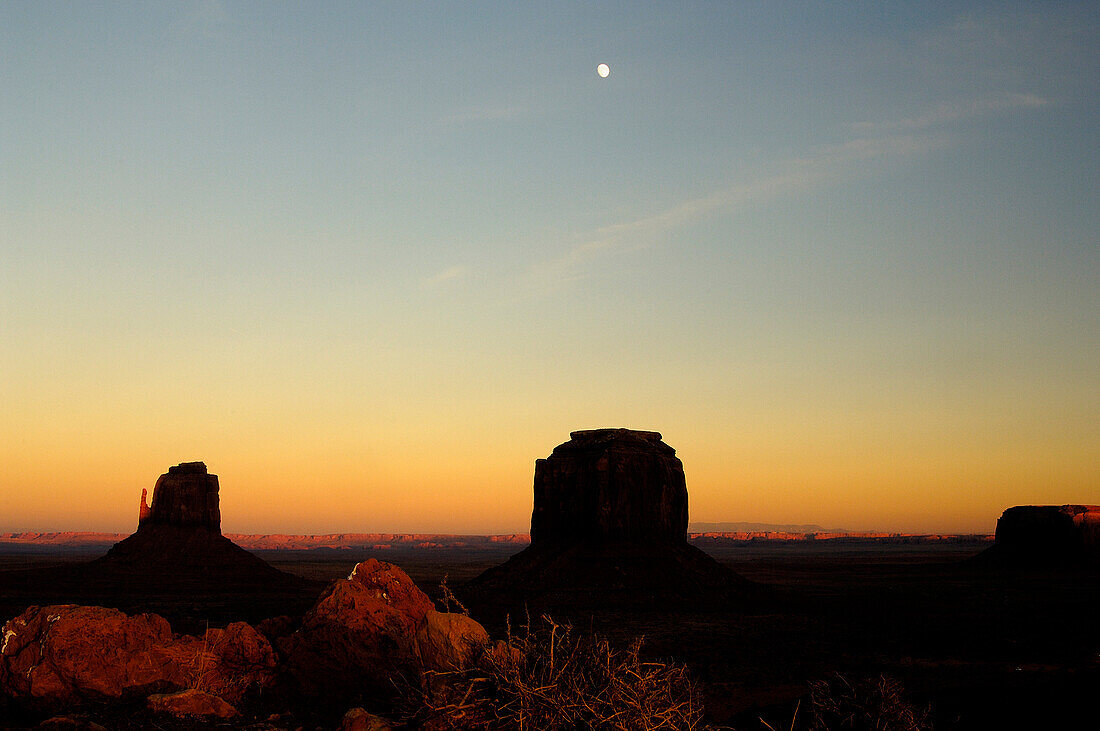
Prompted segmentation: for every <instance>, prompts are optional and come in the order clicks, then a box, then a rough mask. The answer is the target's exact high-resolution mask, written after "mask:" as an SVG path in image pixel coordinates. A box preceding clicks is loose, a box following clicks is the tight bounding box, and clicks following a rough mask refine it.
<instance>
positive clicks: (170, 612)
mask: <svg viewBox="0 0 1100 731" xmlns="http://www.w3.org/2000/svg"><path fill="white" fill-rule="evenodd" d="M218 491H219V486H218V477H217V475H212V474H209V473H208V472H207V470H206V465H205V464H203V463H202V462H186V463H183V464H180V465H177V466H175V467H172V468H170V469H169V470H168V472H167V473H166V474H163V475H161V476H160V479H158V480H157V482H156V485H155V487H154V488H153V501H152V505H147V504H146V497H147V491H146V490H142V495H141V505H140V508H139V512H138V529H137V531H136V532H135V533H134V534H133V535H131V536H130V537H129V538H126V539H125V540H122V541H119V542H118V543H116V544H115V545H114V546H113V547H112V548H111V550H110V551H108V552H107V555H106V556H103V557H102V558H98V559H96V560H94V561H91V562H89V563H85V564H76V565H69V566H63V567H56V568H49V569H40V570H32V571H12V572H4V573H3V574H0V589H2V590H3V594H5V595H6V596H5V604H13V603H14V604H18V603H19V602H20V600H24V601H23V603H27V604H45V603H64V602H74V603H78V604H101V605H104V606H110V607H116V608H119V609H124V610H127V611H132V610H142V611H154V610H155V611H157V613H159V614H162V615H164V616H166V617H169V618H170V619H173V620H176V619H179V620H182V621H183V622H198V621H205V620H208V619H213V620H217V619H219V618H226V617H228V618H233V619H240V618H249V619H252V620H256V619H262V618H265V617H268V616H274V615H282V614H293V613H294V612H295V611H296V609H299V608H302V609H304V608H305V607H308V606H309V604H311V603H312V600H313V599H315V598H316V595H317V593H318V591H319V590H320V588H321V587H322V585H321V584H319V583H316V582H312V581H307V580H305V579H302V578H299V577H297V576H294V575H293V574H288V573H285V572H283V571H279V570H278V569H276V568H274V567H273V566H271V565H269V564H268V563H266V562H265V561H263V560H262V559H260V558H259V557H258V556H255V555H253V554H251V553H249V552H248V551H246V550H244V549H243V548H241V547H240V546H238V545H236V544H235V543H233V542H232V541H230V540H229V539H228V538H226V537H225V536H223V535H222V533H221V510H220V505H219V502H220V500H219V495H218Z"/></svg>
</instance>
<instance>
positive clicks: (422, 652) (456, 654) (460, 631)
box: [416, 610, 489, 672]
mask: <svg viewBox="0 0 1100 731" xmlns="http://www.w3.org/2000/svg"><path fill="white" fill-rule="evenodd" d="M488 647H489V634H488V633H487V632H486V631H485V628H484V627H482V626H481V625H480V624H478V623H477V622H476V621H474V620H473V619H470V618H469V617H468V616H466V615H465V614H456V613H454V612H437V611H435V610H432V611H430V612H428V613H427V614H426V615H424V621H423V622H422V623H421V625H420V628H419V629H418V630H417V632H416V649H417V653H418V655H419V659H420V664H421V665H422V666H423V667H424V668H425V669H426V670H435V671H439V672H447V671H451V670H465V669H466V668H469V667H472V666H473V665H474V664H475V663H476V662H477V661H478V659H479V658H480V657H481V656H482V655H483V654H484V653H485V651H486V650H487V648H488Z"/></svg>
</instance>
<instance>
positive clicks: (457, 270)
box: [420, 264, 470, 289]
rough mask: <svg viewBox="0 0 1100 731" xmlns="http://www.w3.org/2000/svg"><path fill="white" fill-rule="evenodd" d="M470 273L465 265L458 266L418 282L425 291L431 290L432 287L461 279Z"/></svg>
mask: <svg viewBox="0 0 1100 731" xmlns="http://www.w3.org/2000/svg"><path fill="white" fill-rule="evenodd" d="M469 273H470V267H468V266H466V265H465V264H458V265H456V266H453V267H448V268H447V269H444V270H443V271H441V272H439V273H438V274H434V275H432V276H430V277H425V278H424V279H422V280H420V285H421V286H422V287H424V288H425V289H431V288H432V287H438V286H439V285H441V284H443V283H444V282H449V281H451V280H453V279H461V278H462V277H465V276H466V275H467V274H469Z"/></svg>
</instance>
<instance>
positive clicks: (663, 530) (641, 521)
mask: <svg viewBox="0 0 1100 731" xmlns="http://www.w3.org/2000/svg"><path fill="white" fill-rule="evenodd" d="M687 524H688V511H687V486H686V484H685V482H684V466H683V464H681V462H680V460H679V459H678V458H677V457H676V450H675V449H673V448H672V447H670V446H668V445H667V444H665V443H664V442H662V441H661V435H660V434H659V433H657V432H652V431H633V430H631V429H592V430H588V431H575V432H572V433H571V434H570V435H569V441H568V442H565V443H564V444H560V445H558V447H557V448H555V449H554V452H553V453H552V454H551V455H550V456H549V457H548V458H546V459H540V460H537V461H536V462H535V507H534V512H533V513H532V515H531V543H532V545H546V544H550V543H555V542H562V541H564V542H572V541H577V540H594V541H610V542H617V541H628V542H631V541H658V542H668V543H686V542H687Z"/></svg>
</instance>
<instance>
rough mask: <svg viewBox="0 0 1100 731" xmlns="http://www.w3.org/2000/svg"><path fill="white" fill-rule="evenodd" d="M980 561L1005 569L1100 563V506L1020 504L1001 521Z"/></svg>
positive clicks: (1002, 516) (1010, 509) (1005, 514)
mask: <svg viewBox="0 0 1100 731" xmlns="http://www.w3.org/2000/svg"><path fill="white" fill-rule="evenodd" d="M979 558H980V559H981V562H983V563H993V564H997V565H1004V566H1057V565H1077V564H1094V565H1096V564H1100V506H1097V505H1061V506H1059V505H1019V506H1016V507H1014V508H1009V509H1008V510H1006V511H1004V513H1003V514H1002V515H1001V517H1000V519H998V520H997V535H996V540H995V543H994V544H993V546H991V547H990V548H989V549H987V550H986V551H984V552H983V553H982V554H981V555H980V556H979Z"/></svg>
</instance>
